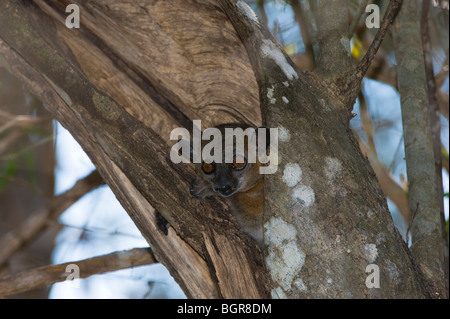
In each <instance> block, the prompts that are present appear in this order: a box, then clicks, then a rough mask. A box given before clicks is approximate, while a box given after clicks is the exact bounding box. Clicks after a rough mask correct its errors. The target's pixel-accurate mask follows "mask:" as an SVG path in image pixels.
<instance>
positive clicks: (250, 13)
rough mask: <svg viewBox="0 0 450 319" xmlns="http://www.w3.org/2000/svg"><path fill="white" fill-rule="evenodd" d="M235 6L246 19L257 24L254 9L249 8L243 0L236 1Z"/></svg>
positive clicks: (257, 20)
mask: <svg viewBox="0 0 450 319" xmlns="http://www.w3.org/2000/svg"><path fill="white" fill-rule="evenodd" d="M236 6H237V8H238V9H239V11H241V13H242V14H243V15H245V16H246V17H247V18H248V19H250V20H251V21H253V22H255V23H256V24H259V19H258V16H257V15H256V13H255V11H253V9H252V8H250V6H249V5H248V4H247V3H246V2H245V1H242V0H239V1H238V2H237V3H236Z"/></svg>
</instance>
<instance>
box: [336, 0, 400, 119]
mask: <svg viewBox="0 0 450 319" xmlns="http://www.w3.org/2000/svg"><path fill="white" fill-rule="evenodd" d="M401 4H402V0H391V1H390V2H389V5H388V7H387V9H386V13H385V15H384V17H383V21H382V22H381V25H380V29H379V30H378V32H377V34H376V35H375V38H374V40H373V41H372V43H371V45H370V47H369V49H368V50H367V52H366V54H365V55H364V57H363V58H362V60H361V61H360V62H359V64H358V66H357V67H356V70H355V69H352V70H351V71H349V72H346V73H344V74H342V75H340V76H339V77H338V79H337V80H336V86H334V87H335V89H336V91H337V92H338V96H340V98H341V99H342V102H343V103H344V105H345V106H346V108H347V111H348V112H351V111H352V109H353V104H354V102H355V100H356V98H357V97H358V94H359V91H360V90H361V85H362V80H363V78H364V75H365V74H366V73H367V70H368V69H369V66H370V64H371V62H372V60H373V58H374V57H375V55H376V53H377V52H378V49H379V48H380V46H381V43H382V41H383V39H384V36H385V35H386V33H387V31H388V29H389V26H390V25H391V23H392V21H393V20H394V18H395V16H396V15H397V13H398V11H399V10H400V7H401ZM349 118H350V117H349Z"/></svg>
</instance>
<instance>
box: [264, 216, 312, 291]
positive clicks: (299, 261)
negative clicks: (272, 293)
mask: <svg viewBox="0 0 450 319" xmlns="http://www.w3.org/2000/svg"><path fill="white" fill-rule="evenodd" d="M264 227H265V228H266V233H265V236H264V239H265V242H266V244H267V246H268V256H267V258H266V265H267V268H268V269H269V272H270V276H271V278H272V280H273V281H274V282H275V283H277V284H278V285H280V287H281V288H282V289H283V290H285V291H286V290H289V289H290V287H291V284H292V282H293V280H294V279H295V277H296V276H297V275H298V274H299V273H300V270H301V269H302V267H303V265H304V263H305V258H306V255H305V254H304V253H303V252H302V251H301V250H300V247H299V245H298V243H297V230H296V229H295V227H294V226H292V225H290V224H288V223H287V222H286V221H285V220H283V219H282V218H281V217H272V218H271V219H270V220H269V221H268V222H266V223H265V225H264ZM278 292H279V291H278Z"/></svg>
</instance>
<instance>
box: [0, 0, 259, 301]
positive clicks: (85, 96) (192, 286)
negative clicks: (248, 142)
mask: <svg viewBox="0 0 450 319" xmlns="http://www.w3.org/2000/svg"><path fill="white" fill-rule="evenodd" d="M49 2H51V3H52V4H53V5H52V6H49V5H48V4H47V3H49ZM36 3H37V4H38V5H39V7H36V6H35V5H31V7H27V8H23V7H22V6H21V5H20V4H18V3H17V2H15V1H5V2H2V4H1V7H2V9H1V10H0V16H1V18H0V25H1V27H0V30H1V32H0V36H1V38H2V40H3V42H2V41H0V51H1V52H2V54H4V55H5V57H6V60H7V61H8V64H9V65H10V67H11V69H12V70H13V71H14V73H15V74H16V75H18V76H19V77H21V78H22V79H23V80H25V81H26V82H27V83H28V84H29V85H30V86H31V87H32V88H33V90H34V91H35V92H36V93H37V94H38V95H39V96H40V97H41V98H42V99H43V100H45V101H46V106H47V107H48V109H49V110H50V111H51V112H52V113H53V114H54V115H55V117H56V118H57V119H58V120H59V121H60V122H61V123H62V124H63V125H64V126H65V127H66V128H68V129H69V131H70V132H71V133H72V134H73V135H74V137H75V138H76V139H77V140H78V142H79V143H80V144H81V145H82V146H83V148H84V149H85V151H86V153H87V154H88V155H89V156H90V158H91V159H92V161H93V162H94V164H95V165H96V167H97V168H98V169H99V171H100V173H101V174H102V176H103V177H104V178H105V181H107V183H108V184H109V185H110V187H111V189H112V190H113V192H114V193H115V194H116V195H117V197H118V198H119V200H120V202H121V203H122V205H123V206H124V207H125V209H126V210H127V212H128V213H129V214H130V217H131V218H132V219H133V221H134V222H135V223H136V225H137V226H138V228H139V229H140V231H141V233H142V234H143V235H144V237H145V238H146V240H147V241H148V242H149V244H150V246H151V247H152V249H153V251H154V252H155V254H156V255H157V256H158V260H160V261H161V262H162V263H164V264H165V265H166V266H167V267H168V269H169V270H170V271H171V273H172V274H173V275H174V277H175V278H176V280H177V281H178V283H179V284H180V286H181V287H182V288H183V289H184V291H185V293H186V295H188V296H189V297H201V298H211V297H218V296H233V297H235V298H244V297H246V298H259V297H263V296H266V295H267V293H266V288H265V285H266V281H265V280H264V275H261V274H263V273H264V272H263V266H262V261H261V257H260V254H259V253H258V251H257V249H255V248H254V247H256V244H254V243H253V241H251V239H250V238H249V237H248V236H246V235H245V234H243V233H242V231H241V230H239V228H238V226H237V224H235V223H230V222H229V219H230V217H229V215H228V214H227V205H226V204H225V203H224V202H223V201H221V200H220V199H216V200H210V201H207V200H205V201H198V200H197V199H196V198H194V197H193V196H191V195H190V193H189V188H190V183H191V181H192V180H193V179H194V178H195V177H196V174H195V172H194V170H193V168H192V166H190V165H183V164H180V165H177V164H174V163H173V162H172V161H171V160H170V156H169V151H170V147H169V146H168V145H167V144H166V143H165V140H168V136H169V132H170V128H171V127H173V126H177V121H178V120H177V119H179V118H184V117H185V116H186V114H189V115H192V116H196V115H195V114H196V112H195V111H193V109H192V108H189V107H186V105H185V103H186V101H188V100H189V97H187V96H186V95H185V94H186V93H185V92H181V91H180V90H178V91H177V92H175V93H174V92H171V90H172V89H173V88H174V86H175V87H176V84H177V83H172V79H171V77H168V78H166V81H162V80H161V79H162V78H164V76H167V75H166V73H165V72H167V69H163V70H160V71H161V73H159V74H157V76H155V74H153V73H152V74H149V73H151V72H153V71H154V70H155V69H158V67H159V64H160V63H167V62H166V61H167V56H166V54H165V52H166V51H165V50H163V52H164V54H162V55H160V56H159V60H158V59H152V58H151V57H150V58H147V60H145V61H143V62H145V63H142V64H139V65H136V61H135V58H136V59H142V57H144V56H145V54H146V53H147V51H146V49H144V48H140V49H136V51H134V48H136V46H137V45H138V44H142V43H143V42H145V43H151V44H152V48H154V43H153V42H152V41H142V39H141V38H139V37H138V38H137V39H134V41H135V42H131V41H130V38H129V37H128V36H124V35H125V34H126V33H127V32H128V31H127V29H126V28H124V27H123V23H125V24H126V23H127V22H128V21H122V22H121V23H117V22H115V21H113V20H114V19H111V17H110V16H108V15H106V14H105V12H107V11H108V14H109V15H111V16H112V15H113V13H115V14H118V15H119V16H120V15H124V14H126V12H127V10H122V9H120V10H118V11H114V9H116V7H115V6H114V5H112V6H109V5H110V3H111V2H110V1H106V2H105V3H103V4H100V3H96V5H92V3H91V2H86V3H85V5H86V6H87V7H89V10H86V11H84V12H86V15H85V16H84V19H85V20H84V28H82V29H81V30H79V31H78V30H68V29H67V28H66V27H65V26H64V25H63V24H60V23H59V21H60V20H61V19H60V18H59V17H61V16H62V15H64V13H63V12H64V11H63V9H64V8H63V7H61V4H60V3H59V2H57V1H55V3H53V2H52V1H41V0H40V1H36ZM185 4H186V2H185V1H179V2H178V5H179V6H182V5H185ZM101 5H103V6H104V10H99V7H98V6H101ZM128 5H129V6H132V7H133V6H134V4H131V3H130V4H128ZM165 5H166V2H158V3H154V4H149V5H148V10H149V11H151V12H152V14H153V10H161V8H159V7H158V6H163V7H164V6H165ZM170 5H172V3H171V4H170ZM190 5H191V6H194V5H197V6H198V8H200V9H201V10H202V13H203V14H205V15H206V14H209V15H210V16H212V17H214V19H215V20H214V21H216V24H214V27H217V26H220V30H221V31H226V30H224V29H223V25H222V24H221V23H219V22H217V21H224V20H225V19H224V16H223V14H222V13H220V12H219V13H218V12H217V11H216V10H215V7H214V6H208V5H205V4H204V3H203V4H198V3H193V2H192V3H190ZM155 7H157V8H155ZM133 8H135V9H138V11H139V10H141V9H142V8H140V7H139V8H138V7H133ZM59 10H61V11H59ZM194 11H195V10H194ZM130 12H135V11H133V10H130ZM142 12H144V18H145V21H147V23H149V24H150V27H155V25H153V24H152V23H153V19H152V18H149V17H148V16H147V15H148V12H147V13H146V14H145V12H146V11H145V10H144V11H142ZM164 12H165V11H164V10H162V11H159V14H160V15H155V17H158V18H159V19H161V23H166V20H165V19H164ZM171 12H172V11H171ZM30 15H31V16H33V18H29V16H30ZM134 18H135V17H133V19H130V21H131V20H132V21H134ZM172 18H173V17H172ZM178 18H179V17H178ZM98 19H100V20H101V21H103V23H99V20H98ZM122 19H125V17H123V16H122ZM37 21H39V23H38V22H37ZM149 21H150V22H149ZM202 21H208V19H202ZM177 22H178V21H177ZM33 23H36V25H33ZM42 23H44V25H42ZM208 23H209V22H208ZM38 25H39V26H40V27H39V28H38V27H37V26H38ZM195 25H197V24H195ZM160 26H161V24H158V27H160ZM209 27H210V26H209ZM136 28H139V26H136ZM36 30H39V32H37V31H36ZM111 30H115V31H111ZM133 30H134V32H135V33H133V34H138V35H140V33H139V32H136V30H135V29H133ZM147 31H148V29H146V30H145V32H144V31H143V33H144V34H146V33H147ZM94 33H95V34H94ZM55 34H58V41H55V42H52V43H48V42H47V39H48V38H52V35H55ZM179 34H181V33H178V35H179ZM183 34H184V33H183ZM226 36H228V35H226ZM99 37H100V38H99ZM173 37H176V36H175V35H173ZM222 37H223V34H222ZM162 38H164V36H162V35H161V34H159V37H156V40H157V41H161V39H162ZM167 38H170V39H172V37H171V36H169V37H167ZM180 41H184V42H183V43H184V45H188V44H191V42H192V41H189V43H186V39H181V40H180ZM124 43H127V44H129V45H130V46H131V47H132V48H133V49H132V50H129V48H128V46H125V52H123V51H120V50H122V49H124V45H123V44H124ZM175 46H176V47H177V48H178V46H177V45H175ZM181 47H183V46H181ZM86 48H89V49H86ZM200 48H201V49H203V48H204V46H201V47H200ZM127 49H128V50H127ZM195 49H196V50H198V47H195ZM139 50H140V51H139ZM167 50H170V49H167ZM227 50H229V48H227ZM213 51H214V50H213ZM16 52H20V56H19V55H17V53H16ZM148 54H149V55H154V54H155V52H154V51H152V52H149V53H148ZM130 55H131V56H130ZM179 55H182V54H179ZM238 60H239V59H238ZM175 62H178V63H180V61H172V60H170V64H172V63H175ZM184 62H186V61H185V60H182V61H181V63H180V65H182V67H181V66H180V69H182V68H184ZM211 63H212V62H211ZM99 65H100V66H101V67H100V68H99ZM149 65H150V66H149ZM238 65H239V63H238ZM171 67H173V66H171ZM208 69H209V66H208ZM244 69H245V67H244ZM173 70H176V72H179V71H180V70H179V69H176V68H175V69H172V71H173ZM172 71H171V72H172ZM105 73H107V74H108V75H104V74H105ZM177 74H179V73H177ZM105 78H107V79H108V81H105V80H104V79H105ZM199 81H200V82H202V81H205V79H201V80H199ZM211 81H212V80H211ZM220 81H222V79H220ZM124 82H125V83H126V84H124ZM249 82H251V81H249ZM105 83H107V84H109V85H105ZM186 83H188V84H189V83H190V80H187V81H184V82H183V85H185V84H186ZM208 83H210V82H209V80H208ZM221 83H222V84H223V82H221ZM130 88H131V89H130ZM201 88H202V89H203V88H204V86H203V85H202V86H201ZM186 91H189V90H186ZM105 92H108V94H106V93H105ZM130 92H133V93H130ZM183 94H184V95H183ZM199 94H200V93H199ZM203 94H205V93H204V92H203ZM220 94H223V91H220ZM200 95H201V94H200ZM180 96H183V99H182V98H180ZM211 96H213V97H214V96H215V95H214V94H209V95H208V99H210V98H211ZM113 97H114V98H113ZM184 98H185V99H184ZM237 98H240V97H239V96H238V97H237ZM208 99H206V100H207V101H209V102H211V101H210V100H208ZM148 100H151V103H149V105H147V104H146V103H143V102H142V101H148ZM118 101H120V103H119V102H118ZM249 101H250V102H251V101H252V99H251V98H250V99H249V100H247V102H246V103H249ZM216 102H217V101H216ZM122 103H123V104H122ZM155 103H156V104H157V106H155ZM158 103H160V104H158ZM224 103H225V102H224ZM227 103H229V102H227ZM211 104H212V102H211ZM236 104H237V105H239V106H240V104H239V103H237V102H236ZM124 105H125V106H124ZM136 105H139V106H140V107H141V109H139V108H136ZM225 105H227V104H225ZM213 106H215V107H217V103H215V104H214V105H213ZM162 109H163V110H162ZM204 109H205V111H206V110H207V109H208V108H207V106H205V108H204ZM213 109H214V108H213ZM251 109H252V108H251V107H249V108H247V109H246V110H242V112H241V113H240V115H241V116H239V115H238V116H237V118H241V117H242V118H244V119H245V118H246V117H248V116H249V113H248V110H251ZM153 111H155V112H153ZM202 111H204V110H203V109H202ZM226 111H228V110H226ZM172 112H174V113H175V114H174V117H175V118H176V119H173V118H172V119H170V116H169V117H168V114H170V113H172ZM199 113H200V114H201V113H202V112H199ZM218 113H220V112H219V111H218ZM146 114H147V115H148V118H145V119H142V121H141V120H140V119H139V117H141V116H142V117H145V115H146ZM183 114H184V115H183ZM154 116H156V117H157V118H158V119H162V121H163V122H165V124H166V125H164V126H163V128H161V127H159V124H161V123H159V124H158V123H157V122H153V118H154ZM178 116H181V117H178ZM160 117H161V118H160ZM199 117H200V118H202V117H201V116H199ZM205 117H206V116H205ZM194 118H195V117H194ZM228 118H230V116H228ZM217 119H218V117H217V116H216V117H215V120H217ZM189 120H191V119H189ZM143 121H144V122H145V123H148V126H146V125H144V123H143ZM167 121H171V122H170V124H167ZM252 121H255V118H252ZM252 121H249V122H252ZM182 122H185V121H184V120H183V121H182ZM255 122H257V120H256V121H255ZM149 127H151V129H149ZM158 133H160V134H161V135H159V134H158ZM149 203H151V205H152V206H153V207H154V208H156V210H157V211H158V212H159V213H160V214H161V215H163V216H164V217H165V218H166V220H168V222H169V223H170V224H171V226H172V227H171V228H170V229H172V231H169V233H168V236H165V235H164V233H163V232H161V230H159V228H158V225H157V221H156V217H155V216H156V212H155V210H154V209H153V208H152V207H149V206H150V205H149ZM210 227H211V228H214V229H215V231H216V232H218V233H220V234H224V235H225V234H226V236H224V238H225V239H224V240H225V241H229V243H228V245H230V246H235V247H236V249H238V250H240V251H241V254H240V255H237V254H234V252H230V251H218V252H212V251H206V250H205V247H204V243H203V241H204V234H205V233H209V228H210ZM173 230H175V231H176V233H175V232H174V231H173ZM183 240H185V242H184V241H183ZM244 243H245V244H244ZM213 253H215V254H219V255H220V256H221V258H223V259H224V260H228V261H230V262H231V263H234V264H235V265H237V266H239V267H241V268H239V269H237V270H236V272H235V273H234V276H233V277H231V278H227V280H229V281H230V284H231V285H232V286H234V287H237V286H240V288H241V289H240V290H239V291H241V292H243V294H242V295H233V294H232V292H229V291H226V290H224V289H226V287H221V286H220V284H218V283H217V282H214V281H213V275H214V272H215V271H216V270H215V266H216V265H214V264H206V262H205V260H206V259H207V258H208V254H213ZM242 256H245V258H244V259H243V258H242ZM237 258H239V260H238V259H237ZM185 265H189V267H185ZM258 274H259V275H258ZM243 278H246V280H251V281H253V283H254V284H253V285H248V286H246V287H244V286H242V285H243V284H244V282H245V280H243ZM255 287H257V289H255ZM244 292H245V293H244Z"/></svg>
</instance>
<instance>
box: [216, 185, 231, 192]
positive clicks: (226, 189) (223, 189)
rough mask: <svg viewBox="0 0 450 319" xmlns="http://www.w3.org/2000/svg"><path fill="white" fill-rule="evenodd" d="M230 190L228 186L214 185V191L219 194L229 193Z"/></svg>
mask: <svg viewBox="0 0 450 319" xmlns="http://www.w3.org/2000/svg"><path fill="white" fill-rule="evenodd" d="M231 190H232V188H231V186H230V185H214V191H215V192H220V193H229V192H230V191H231Z"/></svg>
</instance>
